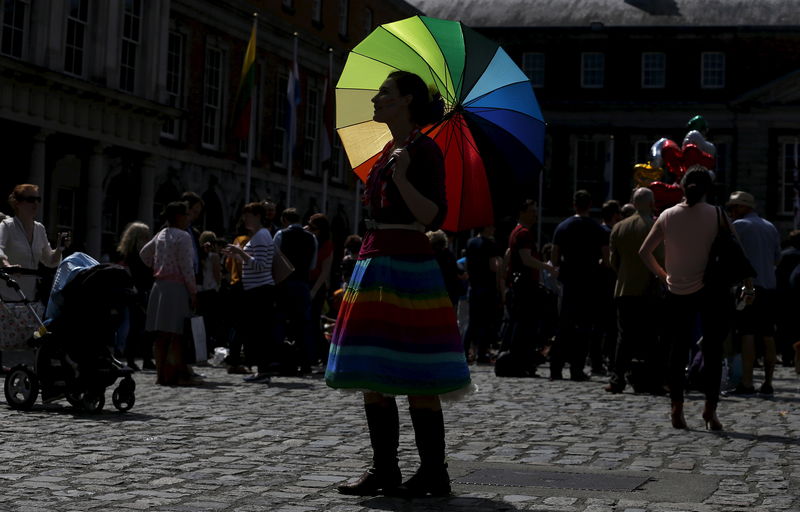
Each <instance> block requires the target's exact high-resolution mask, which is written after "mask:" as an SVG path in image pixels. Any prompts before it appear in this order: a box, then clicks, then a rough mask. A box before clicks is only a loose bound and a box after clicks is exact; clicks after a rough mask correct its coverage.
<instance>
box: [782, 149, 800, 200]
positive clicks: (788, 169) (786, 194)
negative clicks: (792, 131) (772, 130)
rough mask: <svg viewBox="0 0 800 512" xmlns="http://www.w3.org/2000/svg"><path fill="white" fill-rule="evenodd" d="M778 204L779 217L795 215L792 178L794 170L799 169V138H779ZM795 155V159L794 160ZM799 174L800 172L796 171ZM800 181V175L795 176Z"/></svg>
mask: <svg viewBox="0 0 800 512" xmlns="http://www.w3.org/2000/svg"><path fill="white" fill-rule="evenodd" d="M778 144H779V146H780V165H779V166H778V168H779V170H780V173H781V174H780V202H779V205H778V206H779V210H780V214H781V215H795V211H794V204H793V202H794V199H793V197H792V196H793V195H794V194H793V191H792V189H793V188H794V176H792V174H793V172H794V169H795V168H800V137H780V138H779V139H778ZM795 155H797V158H796V159H795ZM798 174H800V171H798ZM797 180H798V181H800V175H798V176H797Z"/></svg>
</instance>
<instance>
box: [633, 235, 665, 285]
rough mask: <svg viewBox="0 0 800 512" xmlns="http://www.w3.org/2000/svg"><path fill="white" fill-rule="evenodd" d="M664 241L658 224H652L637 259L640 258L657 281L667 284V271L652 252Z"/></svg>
mask: <svg viewBox="0 0 800 512" xmlns="http://www.w3.org/2000/svg"><path fill="white" fill-rule="evenodd" d="M663 241H664V230H663V228H662V227H661V223H660V222H656V223H655V224H653V227H652V228H650V232H649V233H648V234H647V238H645V239H644V242H643V243H642V246H641V247H640V248H639V257H640V258H642V261H643V262H644V265H645V266H646V267H647V268H648V269H649V270H650V272H652V273H653V274H655V275H656V277H658V279H659V280H660V281H661V282H662V283H664V284H666V283H667V271H666V270H664V267H662V266H661V265H660V264H659V263H658V260H656V257H655V256H654V255H653V251H655V250H656V247H658V246H659V245H660V244H661V242H663Z"/></svg>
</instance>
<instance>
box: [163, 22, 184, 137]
mask: <svg viewBox="0 0 800 512" xmlns="http://www.w3.org/2000/svg"><path fill="white" fill-rule="evenodd" d="M183 53H184V37H183V34H181V33H180V32H175V31H170V33H169V36H168V38H167V84H166V92H167V105H169V106H170V107H181V106H182V103H183ZM161 135H162V136H164V137H167V138H170V139H179V138H180V122H179V121H178V120H177V119H169V120H167V122H165V123H164V126H163V128H162V129H161Z"/></svg>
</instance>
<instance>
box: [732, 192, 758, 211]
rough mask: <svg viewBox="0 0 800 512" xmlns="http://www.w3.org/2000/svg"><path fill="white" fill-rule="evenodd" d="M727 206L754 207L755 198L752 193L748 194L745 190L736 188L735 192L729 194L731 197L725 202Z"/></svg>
mask: <svg viewBox="0 0 800 512" xmlns="http://www.w3.org/2000/svg"><path fill="white" fill-rule="evenodd" d="M725 204H726V205H727V206H734V205H737V204H738V205H742V206H747V207H750V208H753V209H755V207H756V198H755V197H753V194H748V193H747V192H743V191H741V190H737V191H736V192H734V193H732V194H731V197H730V198H729V199H728V202H727V203H725Z"/></svg>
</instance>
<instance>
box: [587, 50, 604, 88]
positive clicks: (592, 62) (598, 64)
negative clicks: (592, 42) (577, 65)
mask: <svg viewBox="0 0 800 512" xmlns="http://www.w3.org/2000/svg"><path fill="white" fill-rule="evenodd" d="M605 64H606V56H605V55H603V54H602V53H582V54H581V87H584V88H587V89H599V88H601V87H603V81H604V79H605Z"/></svg>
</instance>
